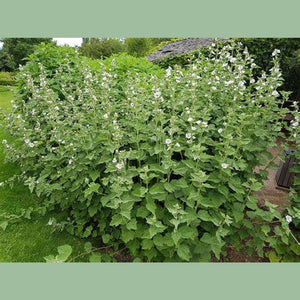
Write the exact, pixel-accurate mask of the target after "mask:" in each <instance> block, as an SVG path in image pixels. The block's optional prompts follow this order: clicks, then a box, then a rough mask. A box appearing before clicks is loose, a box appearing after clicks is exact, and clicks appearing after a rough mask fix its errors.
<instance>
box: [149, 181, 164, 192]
mask: <svg viewBox="0 0 300 300" xmlns="http://www.w3.org/2000/svg"><path fill="white" fill-rule="evenodd" d="M149 193H150V195H157V194H164V193H166V190H165V189H164V185H163V184H162V183H160V182H159V183H155V184H154V185H153V186H152V187H151V188H150V189H149Z"/></svg>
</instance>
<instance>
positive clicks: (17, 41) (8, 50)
mask: <svg viewBox="0 0 300 300" xmlns="http://www.w3.org/2000/svg"><path fill="white" fill-rule="evenodd" d="M51 41H52V39H51V38H4V39H2V42H3V48H2V50H1V56H0V66H6V65H7V61H9V66H10V68H13V69H16V68H18V66H19V65H23V64H24V63H25V59H26V57H27V56H28V55H30V54H31V53H33V52H34V49H35V46H36V45H39V44H40V43H50V42H51Z"/></svg>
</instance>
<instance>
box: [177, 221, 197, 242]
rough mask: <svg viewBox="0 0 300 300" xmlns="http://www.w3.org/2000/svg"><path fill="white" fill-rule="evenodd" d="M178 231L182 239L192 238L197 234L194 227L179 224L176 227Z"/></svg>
mask: <svg viewBox="0 0 300 300" xmlns="http://www.w3.org/2000/svg"><path fill="white" fill-rule="evenodd" d="M178 232H179V233H180V235H181V236H182V238H184V239H191V240H192V239H194V238H196V237H197V236H198V231H197V229H196V228H195V227H191V226H186V225H181V226H180V227H179V228H178Z"/></svg>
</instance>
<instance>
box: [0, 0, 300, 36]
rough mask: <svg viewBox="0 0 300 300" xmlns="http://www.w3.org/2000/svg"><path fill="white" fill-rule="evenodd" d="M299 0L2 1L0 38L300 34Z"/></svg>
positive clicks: (0, 7)
mask: <svg viewBox="0 0 300 300" xmlns="http://www.w3.org/2000/svg"><path fill="white" fill-rule="evenodd" d="M299 10H300V2H299V0H284V1H276V0H110V1H108V0H107V1H104V0H84V1H81V0H7V1H5V0H3V1H1V5H0V37H46V36H50V37H54V36H55V37H82V36H87V37H96V36H98V37H228V36H230V37H246V36H247V37H299V36H300V28H299Z"/></svg>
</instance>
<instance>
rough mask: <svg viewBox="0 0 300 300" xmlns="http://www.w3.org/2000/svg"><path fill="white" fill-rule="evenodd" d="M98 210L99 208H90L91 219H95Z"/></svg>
mask: <svg viewBox="0 0 300 300" xmlns="http://www.w3.org/2000/svg"><path fill="white" fill-rule="evenodd" d="M97 210H98V208H97V207H96V206H90V207H89V208H88V211H89V215H90V217H93V216H94V215H95V214H96V212H97Z"/></svg>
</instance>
